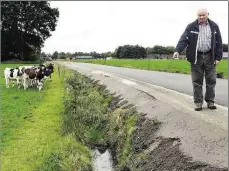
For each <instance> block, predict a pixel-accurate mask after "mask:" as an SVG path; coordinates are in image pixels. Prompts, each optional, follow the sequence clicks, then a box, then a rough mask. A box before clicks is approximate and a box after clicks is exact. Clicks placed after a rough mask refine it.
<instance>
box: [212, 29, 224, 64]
mask: <svg viewBox="0 0 229 171" xmlns="http://www.w3.org/2000/svg"><path fill="white" fill-rule="evenodd" d="M214 34H215V33H214ZM222 56H223V42H222V37H221V33H220V30H219V27H218V26H217V28H216V52H215V59H216V60H217V61H220V60H221V59H222Z"/></svg>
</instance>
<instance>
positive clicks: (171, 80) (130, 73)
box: [75, 63, 228, 107]
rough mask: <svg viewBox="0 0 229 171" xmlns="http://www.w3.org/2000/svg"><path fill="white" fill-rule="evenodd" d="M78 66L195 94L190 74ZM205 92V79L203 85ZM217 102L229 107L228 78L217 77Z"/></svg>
mask: <svg viewBox="0 0 229 171" xmlns="http://www.w3.org/2000/svg"><path fill="white" fill-rule="evenodd" d="M75 65H76V66H80V67H84V68H88V69H91V70H97V71H98V70H99V71H104V72H108V73H111V74H115V75H119V76H125V77H129V78H133V79H136V80H140V81H144V82H147V83H151V84H154V85H158V86H162V87H165V88H168V89H171V90H175V91H178V92H180V93H184V94H188V95H191V96H192V95H193V89H192V82H191V76H190V75H184V74H177V73H165V72H157V71H146V70H138V69H132V68H122V67H114V66H106V65H98V64H88V63H75ZM203 92H205V81H204V86H203ZM215 103H216V104H219V105H222V106H226V107H228V80H227V79H217V85H216V98H215Z"/></svg>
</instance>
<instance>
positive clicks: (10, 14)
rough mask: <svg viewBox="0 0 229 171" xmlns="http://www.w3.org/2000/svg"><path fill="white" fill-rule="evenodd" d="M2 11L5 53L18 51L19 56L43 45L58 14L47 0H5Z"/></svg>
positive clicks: (21, 56)
mask: <svg viewBox="0 0 229 171" xmlns="http://www.w3.org/2000/svg"><path fill="white" fill-rule="evenodd" d="M1 11H2V15H1V20H2V30H1V31H2V44H1V49H2V55H4V56H10V55H11V54H12V55H13V56H14V57H15V56H17V55H18V54H19V57H20V59H26V58H27V57H28V56H29V55H30V54H31V52H33V51H35V49H37V48H38V49H40V48H41V47H42V46H43V44H44V41H45V40H46V39H47V38H48V37H50V36H51V31H54V30H55V28H56V23H57V19H58V17H59V11H58V9H56V8H50V4H49V2H47V1H2V2H1ZM31 46H33V47H34V48H31Z"/></svg>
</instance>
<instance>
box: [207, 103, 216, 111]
mask: <svg viewBox="0 0 229 171" xmlns="http://www.w3.org/2000/svg"><path fill="white" fill-rule="evenodd" d="M208 108H209V109H211V110H214V109H217V107H216V106H215V105H214V103H212V102H211V103H208Z"/></svg>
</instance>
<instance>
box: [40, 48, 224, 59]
mask: <svg viewBox="0 0 229 171" xmlns="http://www.w3.org/2000/svg"><path fill="white" fill-rule="evenodd" d="M223 51H224V52H228V44H223ZM173 52H174V47H173V46H160V45H155V46H154V47H147V48H144V47H142V46H139V45H124V46H118V47H117V48H116V49H115V50H114V52H110V51H109V52H104V53H97V52H89V53H88V52H75V53H69V52H67V53H65V52H58V51H55V52H54V53H53V54H45V53H42V56H50V57H52V58H53V59H66V58H73V57H77V56H91V57H93V58H107V57H115V58H118V59H122V58H130V59H140V58H146V57H147V55H150V54H157V55H172V54H173ZM185 54H186V49H185V50H184V51H183V52H182V53H181V55H185Z"/></svg>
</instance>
